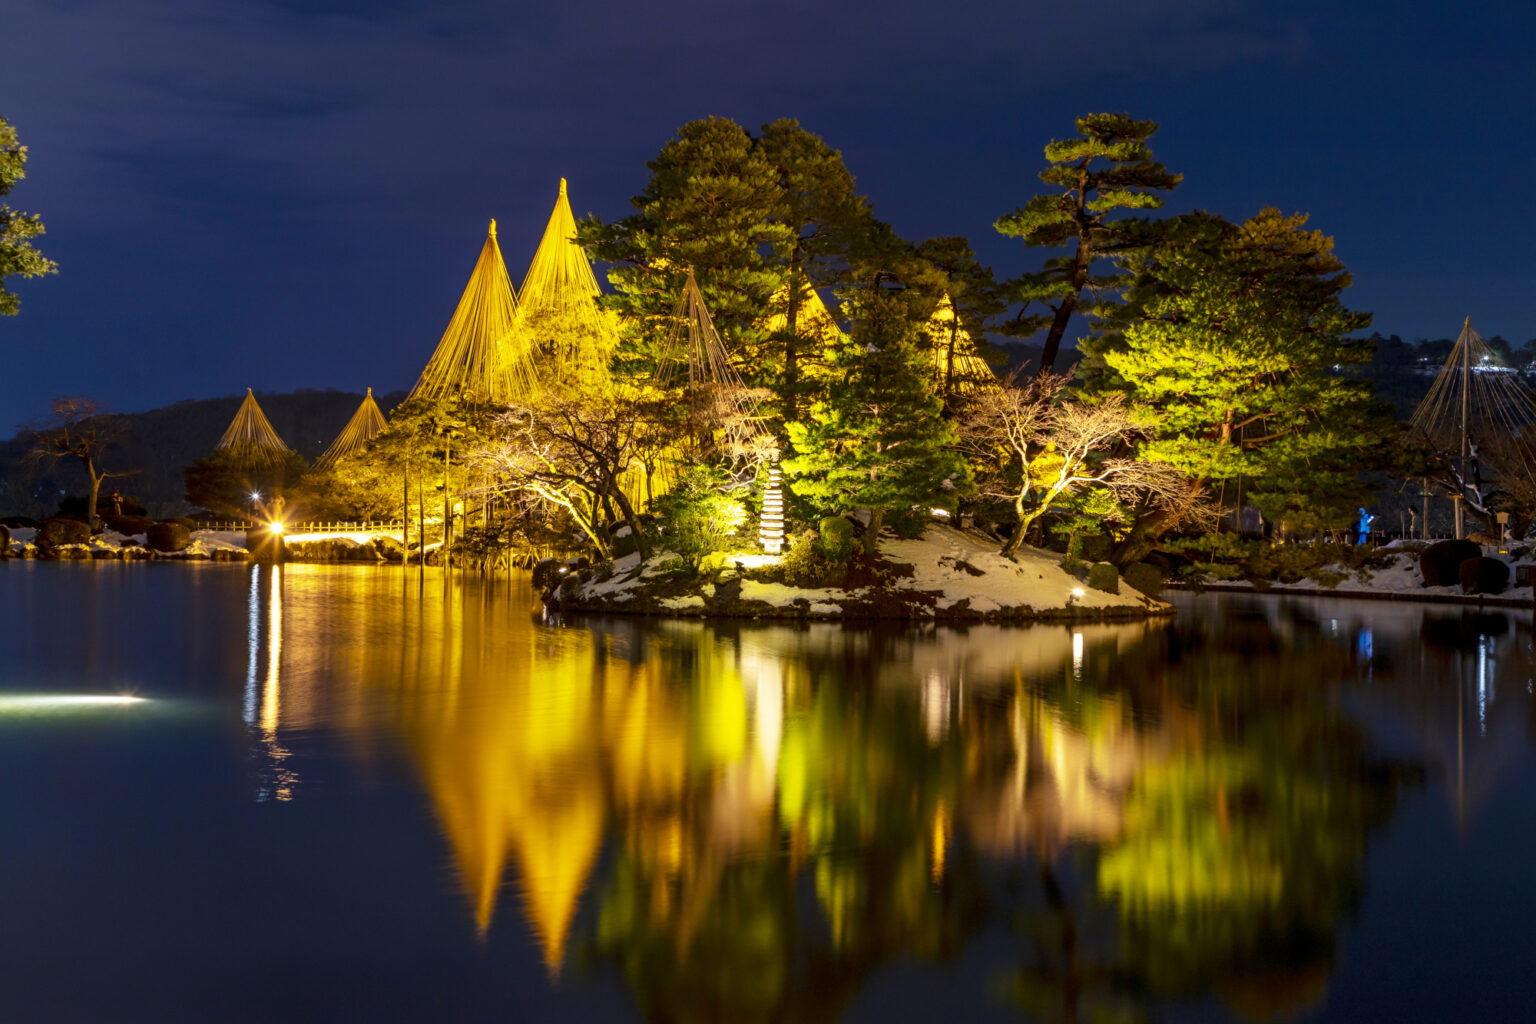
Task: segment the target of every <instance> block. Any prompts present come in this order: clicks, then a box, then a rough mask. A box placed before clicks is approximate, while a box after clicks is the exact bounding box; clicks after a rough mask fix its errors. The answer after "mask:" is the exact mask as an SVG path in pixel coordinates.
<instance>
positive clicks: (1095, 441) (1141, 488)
mask: <svg viewBox="0 0 1536 1024" xmlns="http://www.w3.org/2000/svg"><path fill="white" fill-rule="evenodd" d="M1066 383H1067V379H1066V378H1065V377H1062V376H1058V375H1056V374H1049V373H1047V374H1042V375H1040V376H1038V377H1035V378H1033V379H1029V380H1027V381H1024V382H1022V383H1021V382H1020V381H1019V379H1018V376H1017V375H1015V376H1013V377H1010V378H1009V379H1008V380H1006V381H1004V382H1002V384H1001V385H999V386H998V387H994V388H987V389H985V390H983V391H980V392H978V393H977V394H976V395H975V396H974V397H973V398H972V400H971V405H970V410H969V412H970V414H969V416H967V417H966V418H965V421H964V429H963V433H962V443H963V444H965V445H966V446H967V447H968V448H969V449H970V451H971V453H972V454H973V455H977V456H980V457H981V458H982V460H983V461H984V462H987V463H989V464H990V465H991V467H992V470H991V471H990V472H987V473H984V474H982V475H981V477H980V479H979V480H978V487H979V488H980V490H981V492H982V493H983V494H986V495H988V496H991V497H995V498H1001V499H1003V500H1006V501H1009V502H1011V503H1012V504H1013V508H1014V512H1015V514H1017V515H1018V517H1019V521H1018V525H1017V526H1015V527H1014V531H1013V533H1012V535H1010V536H1009V538H1008V540H1007V541H1006V542H1005V543H1004V544H1003V548H1002V553H1003V554H1005V555H1010V556H1011V555H1012V554H1013V553H1014V552H1016V551H1017V550H1018V549H1019V546H1020V545H1021V544H1022V543H1023V542H1024V538H1025V536H1027V535H1028V533H1029V530H1030V528H1031V527H1032V526H1033V525H1034V524H1035V523H1036V522H1038V521H1039V520H1040V518H1041V517H1042V516H1044V515H1045V514H1046V513H1047V512H1049V511H1050V510H1051V509H1052V508H1053V507H1054V506H1055V505H1056V504H1057V503H1058V502H1059V501H1060V500H1061V499H1062V498H1064V497H1067V496H1070V495H1072V494H1075V493H1078V492H1080V491H1083V490H1086V489H1089V488H1094V487H1102V488H1105V489H1107V490H1109V491H1110V492H1111V493H1113V495H1114V496H1115V498H1116V499H1117V500H1118V501H1120V502H1121V503H1123V504H1127V505H1136V506H1140V507H1141V508H1142V509H1144V510H1152V509H1158V510H1162V511H1165V512H1167V513H1168V514H1171V515H1174V516H1175V517H1177V518H1178V519H1180V520H1187V519H1189V518H1190V517H1192V516H1196V515H1198V514H1199V510H1200V509H1201V508H1202V502H1201V498H1200V494H1199V490H1198V488H1195V487H1194V486H1193V485H1192V484H1191V483H1190V481H1189V480H1188V478H1187V477H1185V475H1184V474H1183V473H1181V472H1179V471H1178V470H1176V469H1174V468H1173V467H1171V466H1168V465H1166V464H1164V463H1158V462H1147V461H1143V460H1140V459H1134V458H1126V457H1116V456H1115V453H1117V452H1123V451H1125V450H1126V449H1127V447H1128V446H1129V445H1130V444H1131V443H1132V442H1134V441H1136V440H1139V439H1140V438H1141V437H1143V436H1144V429H1143V428H1142V427H1141V426H1140V425H1138V423H1137V422H1136V419H1135V417H1134V416H1132V414H1131V411H1130V409H1128V408H1127V406H1126V404H1125V400H1124V397H1123V396H1121V395H1112V396H1109V397H1108V398H1106V399H1104V400H1103V401H1100V402H1097V403H1094V404H1088V403H1084V402H1079V401H1077V400H1075V399H1073V398H1071V397H1070V396H1068V395H1067V394H1066V393H1065V390H1064V389H1065V388H1066Z"/></svg>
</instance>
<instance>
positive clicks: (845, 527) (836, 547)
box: [818, 516, 853, 565]
mask: <svg viewBox="0 0 1536 1024" xmlns="http://www.w3.org/2000/svg"><path fill="white" fill-rule="evenodd" d="M818 525H819V526H820V529H821V553H822V555H824V556H825V557H826V559H827V561H829V562H831V563H832V564H833V565H847V564H848V560H849V559H850V558H852V557H853V524H852V523H850V522H849V521H848V520H846V519H844V518H843V517H842V516H831V517H829V518H827V519H823V520H822V521H821V522H820V523H819V524H818Z"/></svg>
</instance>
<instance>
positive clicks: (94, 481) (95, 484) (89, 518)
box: [85, 458, 104, 533]
mask: <svg viewBox="0 0 1536 1024" xmlns="http://www.w3.org/2000/svg"><path fill="white" fill-rule="evenodd" d="M85 471H86V472H87V473H89V474H90V476H91V503H90V505H88V506H87V507H86V516H85V521H86V523H87V525H89V527H90V530H91V532H92V533H95V532H96V501H97V499H98V497H99V496H100V494H101V481H102V479H103V476H104V475H103V476H97V475H96V463H95V461H94V460H93V459H90V458H87V459H86V460H85Z"/></svg>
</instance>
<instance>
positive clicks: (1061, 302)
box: [996, 114, 1183, 373]
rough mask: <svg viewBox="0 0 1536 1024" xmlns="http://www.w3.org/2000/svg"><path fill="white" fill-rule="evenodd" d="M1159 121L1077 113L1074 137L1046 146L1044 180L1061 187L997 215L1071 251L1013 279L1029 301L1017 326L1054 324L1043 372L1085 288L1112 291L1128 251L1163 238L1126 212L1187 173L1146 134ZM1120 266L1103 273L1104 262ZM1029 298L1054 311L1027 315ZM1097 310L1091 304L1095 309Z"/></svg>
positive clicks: (1158, 202)
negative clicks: (1175, 168)
mask: <svg viewBox="0 0 1536 1024" xmlns="http://www.w3.org/2000/svg"><path fill="white" fill-rule="evenodd" d="M1157 128H1158V125H1157V122H1156V121H1135V120H1132V119H1131V118H1130V117H1129V116H1128V115H1126V114H1088V115H1086V116H1084V117H1080V118H1078V119H1077V133H1078V134H1077V137H1076V138H1072V139H1066V140H1061V141H1056V142H1052V143H1051V144H1050V145H1048V146H1046V147H1045V158H1046V160H1047V161H1049V162H1050V166H1049V167H1047V168H1046V169H1045V170H1043V171H1041V172H1040V180H1041V181H1043V182H1045V183H1046V184H1047V185H1051V186H1054V187H1055V188H1056V189H1057V190H1058V191H1055V192H1046V193H1042V194H1040V195H1037V196H1035V197H1034V198H1033V199H1031V200H1030V201H1029V202H1028V203H1026V204H1025V205H1024V206H1022V207H1020V208H1019V209H1017V210H1014V211H1013V212H1012V213H1010V214H1007V215H1006V216H1004V217H1001V218H999V220H998V221H997V224H996V227H997V230H998V231H1000V232H1002V233H1003V234H1005V235H1013V236H1015V237H1018V238H1021V239H1023V240H1024V244H1025V245H1028V246H1031V247H1037V246H1038V247H1044V248H1051V249H1064V248H1067V247H1068V246H1071V247H1072V248H1071V251H1070V252H1068V253H1067V254H1066V255H1063V256H1056V257H1052V258H1050V259H1047V260H1046V261H1045V265H1044V266H1043V267H1042V268H1041V269H1040V270H1039V271H1037V272H1035V273H1030V274H1024V275H1023V276H1022V277H1020V278H1018V279H1017V280H1015V281H1012V282H1010V290H1011V291H1012V292H1013V297H1014V298H1015V299H1016V300H1019V301H1022V302H1024V303H1025V309H1024V310H1023V311H1021V318H1020V323H1019V324H1018V325H1016V329H1017V330H1019V332H1020V333H1023V332H1024V331H1025V330H1029V329H1033V328H1038V327H1043V326H1046V325H1047V324H1049V330H1048V331H1047V332H1046V335H1045V347H1044V349H1043V350H1042V351H1041V353H1040V372H1041V373H1050V372H1052V371H1053V370H1054V369H1055V366H1056V356H1057V352H1058V351H1059V350H1060V348H1061V341H1062V338H1063V336H1064V335H1065V334H1066V331H1067V323H1068V322H1069V321H1070V320H1071V319H1072V314H1073V313H1075V312H1077V310H1078V303H1079V301H1080V299H1081V296H1082V293H1083V289H1084V288H1089V287H1091V288H1093V289H1094V290H1095V291H1102V290H1104V289H1113V288H1115V287H1116V286H1118V285H1121V284H1123V283H1125V278H1124V276H1123V274H1122V273H1121V272H1120V270H1119V268H1120V265H1121V264H1122V262H1123V261H1124V260H1125V259H1126V258H1127V257H1130V256H1134V255H1136V254H1138V253H1142V252H1145V251H1146V250H1147V249H1148V248H1149V247H1151V246H1153V245H1155V244H1156V243H1157V242H1158V241H1159V240H1160V238H1161V236H1162V228H1161V226H1160V224H1159V223H1158V222H1156V221H1152V220H1149V219H1147V218H1145V217H1125V216H1117V214H1119V213H1121V212H1122V211H1126V210H1155V209H1157V208H1159V207H1161V206H1162V205H1163V200H1162V197H1161V196H1159V195H1156V193H1158V192H1166V191H1168V190H1169V189H1172V188H1173V187H1174V186H1176V185H1177V184H1178V183H1179V182H1180V181H1181V180H1182V179H1183V175H1181V174H1171V173H1169V172H1168V170H1167V168H1165V167H1164V166H1163V165H1162V164H1160V163H1158V162H1157V161H1156V160H1154V159H1153V158H1152V150H1151V149H1150V148H1149V147H1148V146H1147V140H1148V139H1149V138H1151V137H1152V134H1153V133H1154V132H1156V131H1157ZM1106 261H1107V262H1108V263H1109V264H1110V265H1111V267H1113V268H1115V269H1114V271H1113V272H1111V273H1107V274H1106V273H1104V269H1105V268H1104V263H1105V262H1106ZM1032 302H1039V303H1041V304H1043V305H1044V306H1045V307H1046V308H1047V309H1048V310H1050V312H1049V313H1048V314H1042V315H1040V316H1037V317H1025V316H1023V315H1022V313H1025V312H1028V305H1029V303H1032ZM1088 312H1090V313H1092V312H1094V310H1092V309H1090V310H1088Z"/></svg>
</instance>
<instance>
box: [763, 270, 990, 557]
mask: <svg viewBox="0 0 1536 1024" xmlns="http://www.w3.org/2000/svg"><path fill="white" fill-rule="evenodd" d="M907 306H908V299H907V298H906V297H904V296H901V295H896V294H891V293H888V292H887V291H886V290H885V289H884V288H882V287H881V286H879V285H875V286H871V287H866V288H861V289H860V290H859V291H858V292H857V293H856V294H855V295H854V296H853V297H852V298H851V299H850V300H849V303H848V309H847V312H848V313H849V315H850V317H851V318H852V320H853V327H852V330H851V331H850V333H849V334H848V335H847V336H846V337H844V338H841V339H839V340H836V341H834V342H831V343H830V346H829V347H830V348H831V351H828V352H827V353H826V361H827V363H828V366H829V367H830V368H831V370H832V373H833V378H834V383H832V384H830V385H829V386H828V388H827V391H826V394H825V395H823V397H821V398H820V399H819V400H817V401H816V402H815V403H814V404H813V405H812V406H811V408H810V410H809V412H808V414H807V415H806V416H805V417H803V418H802V419H800V420H797V421H795V422H793V423H791V424H789V426H788V430H789V438H790V442H791V443H792V444H793V446H794V449H795V451H796V453H797V454H796V455H795V456H794V457H792V458H789V459H786V460H784V468H785V470H786V471H787V473H788V474H789V476H790V477H791V480H790V488H791V489H792V490H793V491H794V492H795V493H796V494H797V495H800V496H801V497H804V498H807V499H809V500H810V501H811V502H812V503H813V504H815V505H817V506H818V507H819V508H820V509H822V510H824V511H828V512H847V511H851V510H853V509H858V508H864V509H868V510H869V514H870V520H869V527H868V529H867V530H866V531H865V534H864V550H865V552H866V553H867V554H873V553H874V552H875V542H876V537H877V536H878V535H879V533H880V527H881V524H882V523H883V521H884V519H885V517H886V516H887V515H888V514H891V513H896V512H902V511H906V510H908V509H911V508H914V507H923V508H927V507H931V506H936V507H941V508H950V509H953V508H954V507H955V503H956V501H957V500H958V499H959V498H960V497H961V496H962V495H963V494H964V493H965V492H967V491H968V490H969V488H970V471H969V469H968V468H967V467H966V465H965V461H964V460H963V459H962V458H961V457H960V456H959V455H958V454H957V453H956V452H955V451H954V450H953V446H954V444H955V442H956V438H955V434H954V431H953V430H952V429H951V427H950V426H949V424H948V423H947V422H945V420H944V419H943V417H942V415H941V413H942V403H941V402H940V401H939V400H938V398H937V397H936V396H935V395H934V393H933V391H932V389H931V388H929V386H928V384H927V382H926V381H925V380H924V377H923V363H922V354H921V352H920V351H919V349H918V342H917V337H916V326H915V324H914V322H913V318H912V315H911V311H910V310H909V309H908V308H907Z"/></svg>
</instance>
